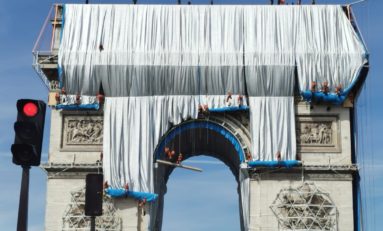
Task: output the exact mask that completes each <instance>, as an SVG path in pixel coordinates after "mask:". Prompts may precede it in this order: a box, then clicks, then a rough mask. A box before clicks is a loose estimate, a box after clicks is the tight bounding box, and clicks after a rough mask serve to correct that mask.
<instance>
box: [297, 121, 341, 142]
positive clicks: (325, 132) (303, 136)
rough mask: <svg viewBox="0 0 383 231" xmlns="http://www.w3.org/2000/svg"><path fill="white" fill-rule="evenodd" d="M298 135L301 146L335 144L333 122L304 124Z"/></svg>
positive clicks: (301, 125)
mask: <svg viewBox="0 0 383 231" xmlns="http://www.w3.org/2000/svg"><path fill="white" fill-rule="evenodd" d="M297 133H298V135H299V136H298V137H297V138H298V142H299V143H300V144H316V145H318V144H319V145H320V144H325V145H332V144H334V142H333V136H332V128H331V122H311V123H308V122H307V123H306V122H304V123H303V122H302V123H301V124H300V129H298V131H297Z"/></svg>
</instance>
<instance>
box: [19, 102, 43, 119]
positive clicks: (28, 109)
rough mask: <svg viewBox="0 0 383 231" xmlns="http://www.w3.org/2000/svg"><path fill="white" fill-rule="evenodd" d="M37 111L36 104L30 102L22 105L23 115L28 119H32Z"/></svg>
mask: <svg viewBox="0 0 383 231" xmlns="http://www.w3.org/2000/svg"><path fill="white" fill-rule="evenodd" d="M38 111H39V109H38V107H37V105H36V104H34V103H32V102H29V103H26V104H24V107H23V113H24V115H26V116H28V117H34V116H35V115H36V114H37V112H38Z"/></svg>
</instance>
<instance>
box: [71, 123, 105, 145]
mask: <svg viewBox="0 0 383 231" xmlns="http://www.w3.org/2000/svg"><path fill="white" fill-rule="evenodd" d="M67 126H68V129H67V133H66V143H67V144H102V127H103V122H102V120H70V121H68V125H67Z"/></svg>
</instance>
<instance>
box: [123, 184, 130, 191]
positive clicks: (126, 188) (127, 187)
mask: <svg viewBox="0 0 383 231" xmlns="http://www.w3.org/2000/svg"><path fill="white" fill-rule="evenodd" d="M124 189H125V191H126V192H127V191H129V185H128V183H126V184H125V185H124Z"/></svg>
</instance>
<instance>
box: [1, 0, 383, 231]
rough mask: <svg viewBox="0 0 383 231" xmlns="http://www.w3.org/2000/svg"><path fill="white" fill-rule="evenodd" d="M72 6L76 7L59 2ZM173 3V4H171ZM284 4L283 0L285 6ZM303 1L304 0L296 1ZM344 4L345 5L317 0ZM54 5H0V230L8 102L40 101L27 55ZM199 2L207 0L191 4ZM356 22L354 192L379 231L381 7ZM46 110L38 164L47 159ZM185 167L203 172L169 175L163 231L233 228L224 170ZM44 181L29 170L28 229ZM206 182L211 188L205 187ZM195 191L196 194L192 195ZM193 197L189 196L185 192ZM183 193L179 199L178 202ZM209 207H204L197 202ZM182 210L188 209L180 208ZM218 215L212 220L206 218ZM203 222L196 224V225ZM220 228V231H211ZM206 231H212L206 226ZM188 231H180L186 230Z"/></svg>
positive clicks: (15, 190) (369, 224) (5, 219)
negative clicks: (364, 52) (363, 62)
mask: <svg viewBox="0 0 383 231" xmlns="http://www.w3.org/2000/svg"><path fill="white" fill-rule="evenodd" d="M59 2H72V3H74V2H76V3H82V2H83V1H59ZM90 2H91V3H101V2H102V3H128V1H121V0H120V1H107V0H102V1H101V0H93V1H92V0H90ZM139 2H141V3H172V2H170V1H156V0H150V1H145V2H144V1H139ZM174 2H175V1H174ZM214 2H215V3H217V4H219V3H226V4H227V3H232V4H233V3H246V4H254V3H258V4H261V3H262V4H264V3H267V2H268V1H267V0H254V1H246V0H241V1H228V0H224V1H222V0H221V1H214ZM287 2H291V0H290V1H289V0H288V1H287ZM303 2H304V3H307V2H311V0H306V1H305V0H303ZM317 2H318V3H345V2H348V3H349V2H353V1H321V0H317ZM52 3H54V1H49V0H39V1H30V0H29V1H28V0H20V1H11V0H7V1H5V0H0V103H1V107H2V109H1V110H0V179H1V180H2V186H3V187H1V189H0V227H1V228H0V229H1V230H15V229H16V220H17V209H18V197H19V190H20V181H21V168H20V167H19V166H15V165H13V164H12V161H11V154H10V146H11V144H12V142H13V139H14V132H13V122H14V121H15V118H16V107H15V103H16V100H17V99H19V98H36V99H43V100H46V99H47V90H46V88H45V87H44V86H43V84H42V82H41V81H40V80H39V78H38V77H37V74H36V73H35V72H34V70H33V69H32V67H31V65H32V55H31V50H32V48H33V45H34V42H35V41H36V39H37V36H38V33H39V31H40V29H41V27H42V25H43V22H44V19H45V17H46V15H47V14H48V11H49V9H50V6H51V5H52ZM193 3H201V4H206V3H208V1H201V0H198V1H193ZM354 11H355V13H356V16H357V19H358V23H359V26H360V29H361V31H362V34H363V36H364V38H365V41H366V44H367V47H368V49H369V51H370V54H371V56H370V60H371V62H370V66H371V69H370V73H369V75H368V78H367V81H366V84H365V87H364V89H363V92H362V95H361V97H360V100H359V105H358V110H359V112H360V113H359V117H358V118H359V125H360V127H359V131H360V137H361V141H363V144H360V145H359V151H360V152H359V154H360V156H361V157H362V158H361V162H360V163H361V167H362V171H361V173H362V180H363V183H362V189H363V191H364V192H366V194H365V197H364V199H363V202H364V211H366V218H367V220H366V230H378V227H381V226H383V219H379V217H380V216H377V215H376V214H378V215H381V214H383V158H382V157H381V153H382V151H383V148H382V147H381V146H380V144H381V143H382V141H383V140H382V135H381V131H383V121H382V120H381V114H382V113H383V107H382V106H383V103H382V100H383V97H382V94H381V92H382V86H383V79H382V74H383V62H382V60H383V45H382V44H383V27H382V25H381V24H382V19H383V17H382V11H383V1H379V0H368V1H367V2H365V3H361V4H357V5H356V6H355V7H354ZM49 115H50V112H49V110H48V114H47V121H46V129H45V137H46V138H45V140H44V150H43V157H42V159H43V161H46V159H47V152H48V142H49V140H48V132H49V123H50V120H49ZM191 161H194V162H193V163H192V164H193V165H195V166H199V167H201V168H203V169H204V172H203V173H194V172H190V171H186V170H182V169H177V170H176V171H175V172H174V173H173V174H172V176H171V178H170V181H169V184H168V189H169V190H168V194H167V195H166V199H167V204H166V205H165V206H166V211H165V214H164V230H165V231H172V230H179V228H178V227H180V225H182V227H185V228H183V230H238V229H239V216H238V203H237V194H236V183H235V180H234V177H233V176H232V175H231V172H230V171H229V169H228V168H227V167H226V166H224V165H223V164H219V163H217V162H216V161H215V160H214V159H211V158H193V159H191ZM45 181H46V176H45V173H44V172H43V171H42V170H41V169H39V168H36V167H35V168H32V170H31V182H30V203H29V230H32V231H35V230H43V227H44V226H43V225H44V208H45V194H46V184H45ZM211 182H214V183H211ZM196 188H198V189H199V190H198V192H197V191H196V190H195V189H196ZM190 192H193V193H190ZM185 193H189V196H188V197H187V198H185V197H183V196H180V195H183V194H185ZM206 201H209V205H207V204H206V203H205V202H206ZM184 205H187V206H189V207H188V209H185V207H184ZM217 211H219V215H212V214H214V213H217ZM202 224H203V225H202ZM219 225H221V226H222V228H219V227H218V226H219ZM212 227H214V228H212ZM186 228H188V229H186Z"/></svg>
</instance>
